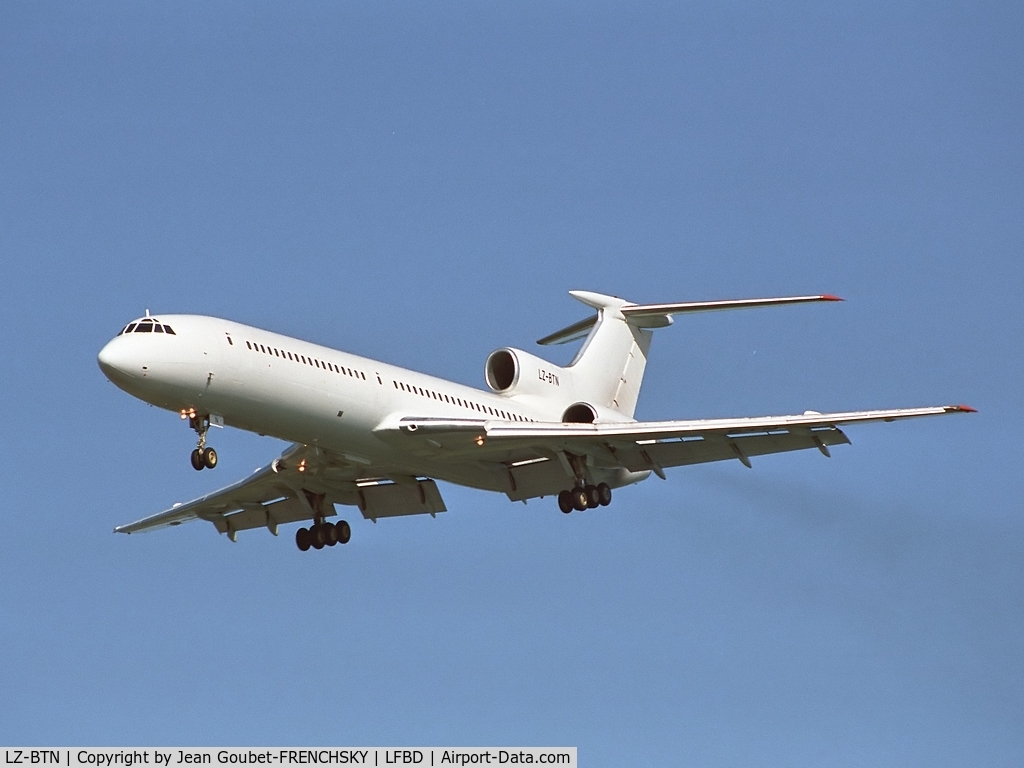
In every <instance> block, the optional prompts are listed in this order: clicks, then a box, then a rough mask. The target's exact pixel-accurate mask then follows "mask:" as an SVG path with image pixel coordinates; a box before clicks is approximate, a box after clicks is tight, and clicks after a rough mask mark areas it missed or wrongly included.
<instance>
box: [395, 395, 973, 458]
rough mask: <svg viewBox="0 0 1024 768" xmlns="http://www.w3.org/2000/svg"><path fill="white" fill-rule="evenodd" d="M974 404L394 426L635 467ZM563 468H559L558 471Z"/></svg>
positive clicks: (483, 454)
mask: <svg viewBox="0 0 1024 768" xmlns="http://www.w3.org/2000/svg"><path fill="white" fill-rule="evenodd" d="M969 411H973V409H972V408H969V407H968V406H960V405H950V406H935V407H926V408H902V409H890V410H873V411H847V412H842V413H818V412H815V411H807V412H805V413H803V414H800V415H793V416H762V417H754V418H735V419H698V420H691V421H661V422H617V423H593V424H563V423H553V422H527V423H523V422H505V421H475V422H474V421H468V420H467V421H464V422H452V421H446V420H437V419H408V418H406V419H401V420H399V421H398V422H397V423H395V424H393V425H391V426H390V427H389V429H388V431H389V432H390V433H391V440H392V442H393V443H394V444H399V443H401V442H402V441H405V445H406V446H407V447H410V448H413V446H414V444H417V443H418V444H419V445H420V446H423V447H424V448H425V449H426V450H429V449H436V450H440V451H444V452H445V453H446V454H447V455H448V456H449V457H451V458H453V459H454V458H456V457H460V458H462V459H463V460H467V459H475V460H478V461H492V462H501V463H504V464H505V465H507V466H508V467H509V468H510V469H514V468H517V467H521V466H528V465H531V464H534V463H539V462H542V461H545V460H560V459H562V458H564V456H565V455H575V456H585V457H587V458H588V460H589V462H590V463H591V464H592V465H597V466H604V467H619V468H623V469H626V470H629V471H631V472H639V471H644V470H652V471H654V472H656V473H657V474H659V475H663V472H662V470H663V469H664V468H666V467H675V466H682V465H686V464H700V463H704V462H712V461H723V460H726V459H737V460H739V461H740V462H742V463H743V464H745V465H747V466H750V457H751V456H761V455H765V454H770V453H781V452H786V451H797V450H804V449H808V448H816V449H817V450H819V451H820V452H821V453H823V454H825V455H826V456H828V455H830V453H829V447H830V446H833V445H840V444H842V443H848V442H849V439H848V438H847V437H846V435H845V434H844V433H843V431H842V430H841V429H840V426H841V425H846V424H857V423H866V422H876V421H885V422H890V421H896V420H900V419H908V418H915V417H921V416H938V415H943V414H948V413H958V412H969ZM554 471H557V470H554Z"/></svg>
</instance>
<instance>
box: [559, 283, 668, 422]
mask: <svg viewBox="0 0 1024 768" xmlns="http://www.w3.org/2000/svg"><path fill="white" fill-rule="evenodd" d="M569 293H570V294H571V295H572V296H573V298H575V299H577V300H579V301H581V302H583V303H584V304H586V305H587V306H590V307H593V308H594V309H596V310H597V317H596V318H593V319H592V321H591V324H592V327H591V328H590V333H589V334H588V335H587V338H586V340H585V341H584V342H583V346H582V347H580V351H579V352H578V353H577V354H576V357H575V359H573V361H572V362H571V363H570V364H569V366H568V369H569V370H570V371H572V374H573V383H574V385H575V387H576V393H577V396H579V397H580V398H581V399H583V400H586V401H587V402H589V403H592V404H593V405H600V406H603V407H605V408H612V409H614V410H616V411H618V412H619V413H621V414H622V415H623V416H626V417H627V418H632V417H633V413H634V411H636V402H637V398H639V396H640V385H641V383H642V382H643V378H644V369H645V368H646V367H647V351H648V349H650V346H651V331H650V330H648V329H646V328H638V327H636V326H633V325H631V324H629V323H627V322H626V318H625V316H624V315H623V314H622V311H621V310H622V307H624V306H627V305H629V304H630V302H627V301H625V300H624V299H619V298H616V297H614V296H605V295H603V294H600V293H591V292H590V291H570V292H569ZM577 325H578V326H579V325H581V324H577ZM584 327H585V325H584ZM580 330H583V329H577V333H578V332H579V331H580ZM577 337H578V336H577ZM569 340H570V339H569V338H566V339H565V341H569ZM542 341H544V340H542ZM548 343H552V342H548Z"/></svg>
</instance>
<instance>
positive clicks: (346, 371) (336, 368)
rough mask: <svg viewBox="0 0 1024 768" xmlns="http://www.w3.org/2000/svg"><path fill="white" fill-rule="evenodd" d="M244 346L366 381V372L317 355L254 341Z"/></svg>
mask: <svg viewBox="0 0 1024 768" xmlns="http://www.w3.org/2000/svg"><path fill="white" fill-rule="evenodd" d="M245 346H247V347H248V348H249V349H251V350H252V351H253V352H262V353H263V354H265V355H273V356H274V357H280V358H283V359H285V360H291V361H292V362H295V363H302V364H304V365H311V366H313V367H314V368H320V369H321V370H324V371H333V372H334V373H340V374H343V375H345V376H351V377H352V378H353V379H362V380H363V381H366V374H365V373H363V372H362V371H357V370H355V369H354V368H346V367H345V366H343V365H335V364H334V363H328V362H325V361H324V360H321V359H319V358H317V357H306V356H305V355H297V354H295V353H293V352H288V351H287V350H284V349H277V348H276V347H268V346H265V345H263V344H257V343H256V342H255V341H247V342H245Z"/></svg>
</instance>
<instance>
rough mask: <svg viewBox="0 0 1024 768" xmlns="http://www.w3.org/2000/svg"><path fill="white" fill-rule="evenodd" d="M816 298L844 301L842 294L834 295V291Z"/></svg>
mask: <svg viewBox="0 0 1024 768" xmlns="http://www.w3.org/2000/svg"><path fill="white" fill-rule="evenodd" d="M818 298H819V299H821V300H822V301H846V299H844V298H843V297H842V296H836V295H835V294H834V293H826V294H823V295H821V296H819V297H818Z"/></svg>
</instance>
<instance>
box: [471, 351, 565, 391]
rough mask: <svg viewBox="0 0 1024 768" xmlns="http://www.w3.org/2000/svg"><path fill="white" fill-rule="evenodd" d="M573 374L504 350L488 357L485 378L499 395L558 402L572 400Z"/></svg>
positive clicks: (536, 359)
mask: <svg viewBox="0 0 1024 768" xmlns="http://www.w3.org/2000/svg"><path fill="white" fill-rule="evenodd" d="M571 377H572V374H571V373H570V372H569V371H567V370H565V369H564V368H562V367H561V366H558V365H555V364H554V363H549V362H548V361H547V360H541V359H540V358H539V357H536V356H535V355H531V354H530V353H529V352H523V350H521V349H513V348H511V347H504V348H502V349H496V350H494V351H493V352H491V354H490V355H488V356H487V362H486V363H485V364H484V378H485V379H486V380H487V386H488V387H490V388H491V390H493V391H494V392H497V393H498V394H499V395H542V396H544V397H548V398H551V399H553V400H556V401H557V400H558V399H560V398H562V399H563V402H564V400H568V399H570V398H572V397H573V391H574V390H573V386H572V379H571Z"/></svg>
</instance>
